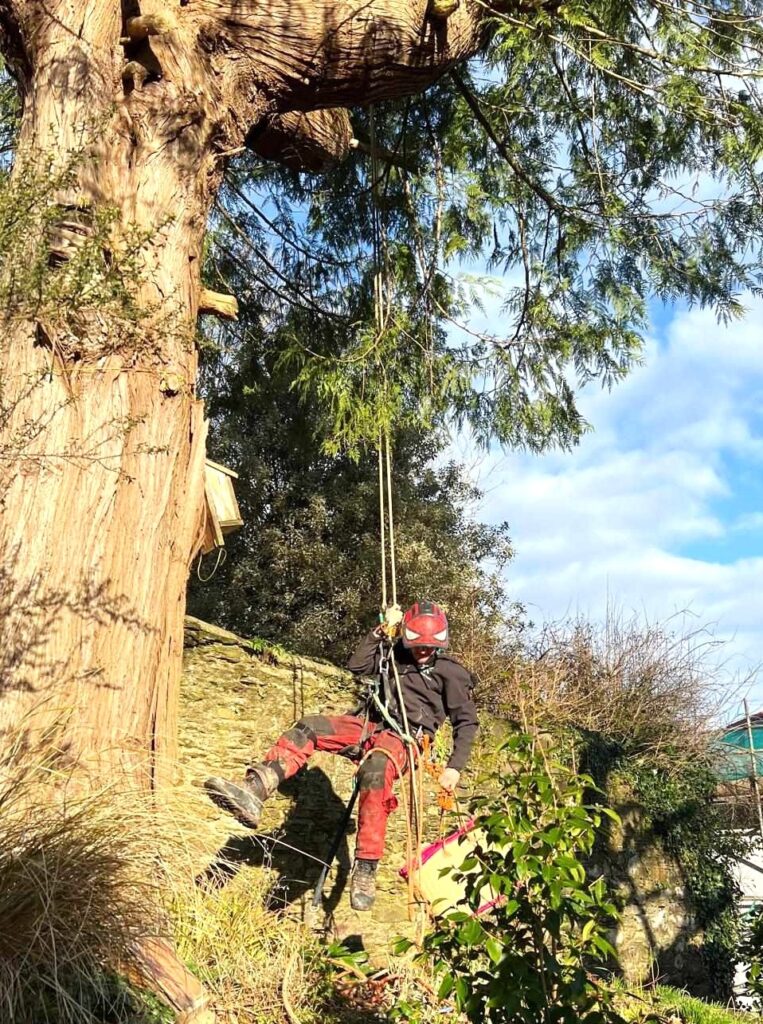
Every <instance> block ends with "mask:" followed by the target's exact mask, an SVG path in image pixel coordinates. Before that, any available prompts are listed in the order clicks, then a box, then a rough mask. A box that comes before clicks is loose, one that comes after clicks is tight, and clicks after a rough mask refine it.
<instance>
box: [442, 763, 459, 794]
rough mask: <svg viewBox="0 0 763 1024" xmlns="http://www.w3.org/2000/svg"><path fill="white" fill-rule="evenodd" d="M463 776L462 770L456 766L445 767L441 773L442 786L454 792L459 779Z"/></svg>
mask: <svg viewBox="0 0 763 1024" xmlns="http://www.w3.org/2000/svg"><path fill="white" fill-rule="evenodd" d="M460 778H461V772H459V771H457V770H456V769H455V768H445V769H444V770H443V772H442V774H441V775H440V779H439V782H440V788H441V789H447V790H448V792H450V793H452V792H453V790H454V789H455V788H456V786H457V785H458V780H459V779H460Z"/></svg>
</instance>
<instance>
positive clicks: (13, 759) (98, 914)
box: [0, 747, 325, 1024]
mask: <svg viewBox="0 0 763 1024" xmlns="http://www.w3.org/2000/svg"><path fill="white" fill-rule="evenodd" d="M55 765H56V752H55V750H54V749H53V747H50V748H49V749H47V750H45V751H37V752H36V754H32V753H30V752H29V751H28V750H25V751H23V752H22V751H21V749H20V748H17V749H11V750H9V751H8V752H7V753H6V754H5V756H3V757H2V758H0V1024H158V1022H159V1021H165V1020H171V1019H173V1017H172V1014H171V1013H170V1012H169V1011H168V1010H166V1009H165V1008H163V1007H162V1006H161V1004H159V1003H158V1001H157V1000H156V999H154V998H152V997H151V996H150V995H148V994H144V993H140V992H136V991H135V990H134V989H131V988H130V987H129V986H128V985H127V983H126V982H125V981H124V980H122V979H121V978H120V977H119V975H118V970H119V968H120V965H121V966H124V965H127V964H129V963H130V960H131V949H132V948H133V944H134V943H135V941H136V940H139V939H140V938H141V937H146V936H152V935H164V936H168V937H170V938H172V939H174V940H175V943H176V946H177V949H178V952H179V954H180V958H181V959H182V960H183V961H184V962H185V963H186V964H187V965H188V966H189V967H190V968H191V970H192V971H193V972H194V973H195V974H196V975H197V976H198V977H199V978H200V979H201V981H202V982H203V983H204V985H205V986H206V988H207V990H208V992H209V994H210V996H211V1008H212V1009H214V1011H215V1012H216V1014H217V1020H218V1022H219V1024H266V1022H267V1024H279V1022H281V1021H284V1022H286V1020H287V1016H286V1011H285V1009H284V998H283V996H284V992H283V986H284V977H285V976H286V975H287V974H288V992H287V998H288V1000H289V1002H290V1005H291V1006H293V1007H295V1008H297V1009H298V1012H299V1014H300V1020H301V1021H303V1022H304V1024H309V1022H310V1021H314V1020H316V1019H320V1017H321V1014H320V1006H321V1005H322V1002H323V999H324V993H325V984H324V980H323V979H324V977H325V968H324V966H323V965H322V961H321V958H320V956H319V953H318V945H317V942H316V941H315V940H314V939H313V938H312V937H311V936H310V933H309V932H308V931H307V930H306V929H305V928H304V926H302V925H301V924H299V922H297V921H293V920H289V919H287V918H286V917H284V916H283V915H278V914H276V913H273V912H272V911H270V910H268V905H269V903H271V902H272V901H271V899H270V897H271V895H272V893H271V884H272V883H271V877H270V874H269V872H268V871H267V870H266V869H257V870H251V869H249V870H245V871H241V872H240V873H239V874H238V875H236V876H235V877H232V878H230V879H226V884H225V885H222V886H220V887H217V888H215V887H207V888H204V887H202V886H200V885H198V884H197V878H198V877H199V875H200V874H202V873H203V871H204V869H205V867H207V866H208V864H209V862H210V860H211V859H213V856H214V853H215V851H216V850H217V849H218V847H219V845H220V834H219V831H220V830H219V826H218V827H217V830H216V831H215V828H214V824H213V823H212V822H210V821H209V820H200V818H199V815H198V809H199V800H200V797H199V794H198V792H196V791H195V790H190V789H189V788H185V789H183V788H178V789H177V790H175V791H174V792H173V793H169V794H162V800H161V803H160V805H159V806H158V807H157V806H156V805H155V804H153V803H152V802H151V801H150V800H149V799H148V798H144V799H141V798H140V797H139V796H136V794H135V793H134V792H130V793H120V792H119V791H118V789H117V788H116V787H113V788H111V789H109V790H107V791H102V792H99V793H96V794H91V795H87V796H77V795H72V793H71V784H70V780H67V779H66V777H65V776H63V775H62V774H61V773H60V772H59V771H57V770H56V767H55ZM202 799H203V798H202Z"/></svg>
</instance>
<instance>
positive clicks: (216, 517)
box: [201, 459, 244, 555]
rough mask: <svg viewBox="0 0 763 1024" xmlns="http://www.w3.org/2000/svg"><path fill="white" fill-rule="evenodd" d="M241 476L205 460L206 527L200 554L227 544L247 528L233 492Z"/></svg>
mask: <svg viewBox="0 0 763 1024" xmlns="http://www.w3.org/2000/svg"><path fill="white" fill-rule="evenodd" d="M234 480H238V473H235V472H234V471H233V470H232V469H228V468H227V467H226V466H221V465H220V464H219V463H217V462H212V461H211V460H210V459H207V460H206V463H205V465H204V498H205V506H206V508H205V511H206V523H205V527H204V539H203V541H202V545H201V550H202V551H203V552H204V554H205V555H206V554H207V553H208V552H210V551H214V549H215V548H221V547H223V546H224V544H225V534H227V533H232V532H233V531H234V530H238V529H239V528H240V527H242V526H243V525H244V520H243V519H242V518H241V513H240V511H239V508H238V502H237V501H236V493H235V491H234V490H233V481H234Z"/></svg>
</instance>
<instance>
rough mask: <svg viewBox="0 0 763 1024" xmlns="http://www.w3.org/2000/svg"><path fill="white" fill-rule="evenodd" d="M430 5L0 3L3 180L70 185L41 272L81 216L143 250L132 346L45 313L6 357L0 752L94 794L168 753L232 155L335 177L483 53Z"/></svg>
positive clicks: (4, 351)
mask: <svg viewBox="0 0 763 1024" xmlns="http://www.w3.org/2000/svg"><path fill="white" fill-rule="evenodd" d="M427 4H428V0H406V2H401V0H310V2H309V3H308V2H306V0H235V2H230V3H227V2H224V0H186V2H183V0H181V2H180V3H178V4H166V3H164V2H159V0H143V2H141V3H140V4H139V5H138V3H137V2H133V0H125V3H124V6H123V10H120V9H119V6H118V5H117V4H115V3H112V2H106V0H46V2H45V3H42V2H41V0H0V32H1V33H2V37H1V41H2V48H3V51H4V54H5V56H6V58H7V59H8V61H9V64H10V66H11V67H12V68H13V69H14V72H15V74H16V75H17V77H18V80H19V83H20V86H21V91H22V96H23V121H22V128H21V135H20V142H19V154H18V161H17V171H16V173H17V174H19V173H23V170H20V169H29V168H30V167H32V168H34V167H36V168H43V167H47V166H49V165H50V166H51V167H53V168H55V167H56V166H64V165H66V164H67V162H70V163H71V164H72V166H73V167H74V180H75V184H74V185H73V186H72V187H71V189H69V190H68V192H67V194H66V195H62V196H60V197H58V200H59V202H60V206H61V209H62V211H65V212H64V213H62V217H61V220H60V223H58V224H57V225H54V228H55V230H52V231H51V232H50V234H49V237H48V238H47V241H46V243H45V244H48V245H49V246H50V254H51V264H52V265H53V266H59V267H60V266H65V264H66V261H67V260H68V259H69V258H70V255H71V247H72V246H76V245H77V244H79V238H80V236H81V235H82V236H83V237H86V236H87V229H86V228H82V229H81V223H82V217H81V211H87V210H94V209H99V208H100V209H103V208H106V207H108V208H111V209H112V210H114V211H115V217H116V221H115V227H114V229H113V234H114V240H113V248H114V251H116V252H118V251H119V246H120V244H121V242H120V239H121V238H124V237H126V236H127V234H128V233H132V234H133V236H134V235H135V233H136V232H137V233H138V235H139V236H140V237H141V239H142V244H141V253H140V260H139V266H138V268H137V269H138V274H137V277H136V284H135V287H136V292H137V294H136V300H137V303H138V306H139V308H140V309H142V310H143V319H142V320H141V321H140V322H139V324H138V327H137V329H133V330H132V331H127V332H126V331H125V330H124V329H123V325H122V324H121V323H120V319H119V316H118V314H117V313H115V312H114V311H106V312H104V311H103V310H101V311H99V310H97V309H92V310H89V309H87V308H84V309H82V310H81V311H79V312H80V314H81V315H80V317H79V321H78V322H79V324H80V328H79V330H78V331H74V332H73V333H72V332H71V331H69V332H67V331H61V330H59V328H58V327H57V321H56V316H55V311H52V312H51V313H50V317H49V318H48V319H46V318H45V317H44V316H42V315H40V316H37V317H27V318H26V319H24V318H21V319H20V320H17V321H14V324H13V329H12V330H11V331H10V332H9V333H8V334H7V336H6V337H5V338H4V340H3V342H2V343H0V454H2V456H3V460H2V467H3V469H2V472H3V479H2V480H0V495H1V497H0V502H1V505H0V509H1V512H2V521H1V523H0V567H2V568H0V573H2V584H3V585H2V591H1V592H0V731H5V732H6V733H7V732H8V730H10V729H11V728H12V727H13V728H16V727H17V726H18V723H19V721H22V722H24V723H25V727H26V728H27V729H28V733H29V740H30V742H33V741H34V735H35V733H36V732H37V731H38V730H40V729H42V728H49V727H51V726H52V725H56V726H57V727H59V728H60V729H61V730H62V737H63V740H62V745H63V747H64V749H65V752H66V754H67V756H68V757H69V758H70V760H71V762H72V763H76V764H78V765H80V766H83V767H87V768H89V769H90V770H91V772H92V774H93V776H94V778H95V779H96V780H101V779H102V778H103V777H104V775H106V776H108V775H109V774H110V773H112V772H113V771H114V770H115V769H117V768H119V769H120V770H121V769H123V768H125V769H127V770H129V771H130V773H131V774H132V776H133V778H134V779H135V780H136V784H139V785H151V784H155V783H156V781H157V780H158V778H159V775H160V773H161V766H162V765H163V764H164V763H165V762H166V761H167V760H171V756H172V753H173V747H174V735H175V704H176V698H177V686H178V680H179V669H180V657H181V644H182V615H183V609H184V590H185V583H186V577H187V572H188V567H189V564H190V561H191V559H192V557H193V555H194V551H195V549H196V547H197V545H198V542H199V536H200V531H199V526H200V515H201V508H202V495H203V460H204V434H205V427H204V423H203V417H202V411H201V406H200V403H199V402H198V400H197V399H196V395H195V378H196V353H195V350H194V346H193V325H194V322H195V317H196V315H197V312H198V310H199V298H200V279H199V272H200V261H201V255H202V243H203V235H204V228H205V224H206V219H207V215H208V211H209V208H210V204H211V202H212V200H213V198H214V195H215V193H216V190H217V188H218V186H219V184H220V181H221V177H222V172H223V162H224V155H225V154H226V153H228V152H230V151H233V150H236V149H238V148H240V147H241V146H242V145H244V144H245V143H246V144H248V145H249V146H250V147H252V148H253V149H254V150H255V151H257V152H259V153H260V154H262V155H264V156H268V157H270V158H274V159H280V160H282V161H283V162H286V163H289V164H290V165H291V166H293V167H297V168H305V167H306V168H310V169H318V168H320V167H322V166H323V165H324V164H325V163H326V162H327V161H330V160H336V159H340V158H341V157H342V156H343V155H344V154H345V153H346V152H347V151H348V150H349V148H350V142H351V131H350V125H349V119H348V117H347V114H346V112H345V110H344V109H343V108H345V107H348V106H351V105H357V104H361V103H368V102H372V101H375V100H381V99H387V98H390V97H396V96H401V95H404V94H407V93H411V92H414V91H418V90H421V89H423V88H425V87H426V86H427V85H429V84H430V83H431V82H433V81H434V80H435V79H436V78H437V77H438V76H439V75H441V74H443V73H444V72H445V71H446V70H448V68H450V67H451V66H453V65H454V64H455V63H457V62H459V61H462V60H463V59H465V58H466V57H468V56H469V55H470V54H471V53H473V52H474V51H475V50H476V49H477V47H478V46H479V44H480V39H481V33H482V28H481V21H482V14H483V12H484V10H485V6H484V5H483V4H482V3H477V2H476V0H461V3H460V5H459V6H458V7H457V8H456V9H454V10H453V11H452V12H451V13H450V15H449V16H448V17H447V18H446V19H443V18H439V19H433V18H431V17H429V16H428V13H427V11H428V8H427ZM67 211H68V212H67ZM72 211H74V212H72ZM104 258H107V254H104ZM54 272H55V271H54ZM170 379H171V380H172V381H173V384H172V386H169V385H167V383H166V382H167V381H168V380H170ZM178 382H179V383H178Z"/></svg>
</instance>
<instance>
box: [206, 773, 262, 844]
mask: <svg viewBox="0 0 763 1024" xmlns="http://www.w3.org/2000/svg"><path fill="white" fill-rule="evenodd" d="M280 781H281V780H280V777H279V775H278V772H277V771H276V769H275V768H274V767H272V766H271V765H269V764H267V763H265V764H253V765H252V766H251V767H250V768H248V769H247V772H246V778H245V779H244V780H243V781H241V782H231V781H230V780H228V779H221V778H218V777H217V776H212V778H209V779H207V780H206V781H205V783H204V789H205V790H206V792H207V796H208V797H209V799H210V800H211V801H212V803H214V804H217V806H218V807H221V808H222V809H223V810H224V811H228V813H229V814H232V815H233V817H234V818H235V819H236V820H237V821H240V822H241V824H242V825H246V827H247V828H257V827H258V826H259V823H260V817H261V815H262V805H263V804H264V803H265V801H266V800H267V798H268V797H269V796H270V794H271V793H273V792H274V791H275V790H276V789H277V788H278V783H279V782H280Z"/></svg>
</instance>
